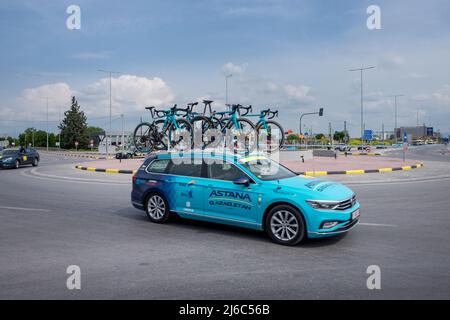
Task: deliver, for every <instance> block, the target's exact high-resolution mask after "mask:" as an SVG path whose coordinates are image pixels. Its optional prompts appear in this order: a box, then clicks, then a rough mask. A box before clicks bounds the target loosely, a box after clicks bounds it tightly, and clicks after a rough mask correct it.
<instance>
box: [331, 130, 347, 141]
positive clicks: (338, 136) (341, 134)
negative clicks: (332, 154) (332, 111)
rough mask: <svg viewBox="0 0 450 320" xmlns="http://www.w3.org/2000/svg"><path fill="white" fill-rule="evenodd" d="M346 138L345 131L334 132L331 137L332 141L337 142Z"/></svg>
mask: <svg viewBox="0 0 450 320" xmlns="http://www.w3.org/2000/svg"><path fill="white" fill-rule="evenodd" d="M346 136H347V134H346V132H345V131H336V132H335V133H334V135H333V139H334V140H337V141H343V140H344V138H345V137H346Z"/></svg>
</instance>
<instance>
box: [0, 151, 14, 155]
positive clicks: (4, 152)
mask: <svg viewBox="0 0 450 320" xmlns="http://www.w3.org/2000/svg"><path fill="white" fill-rule="evenodd" d="M0 154H1V155H2V156H12V155H15V154H17V150H3V151H1V152H0Z"/></svg>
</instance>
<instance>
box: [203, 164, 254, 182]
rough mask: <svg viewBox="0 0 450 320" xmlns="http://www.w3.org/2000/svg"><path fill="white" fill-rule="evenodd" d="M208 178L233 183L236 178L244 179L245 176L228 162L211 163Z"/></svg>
mask: <svg viewBox="0 0 450 320" xmlns="http://www.w3.org/2000/svg"><path fill="white" fill-rule="evenodd" d="M208 176H209V178H211V179H217V180H225V181H234V180H236V179H238V178H243V177H244V178H245V177H246V175H245V173H243V172H242V171H241V170H240V169H238V168H237V167H236V166H234V165H232V164H231V163H228V162H223V163H213V164H211V165H209V166H208Z"/></svg>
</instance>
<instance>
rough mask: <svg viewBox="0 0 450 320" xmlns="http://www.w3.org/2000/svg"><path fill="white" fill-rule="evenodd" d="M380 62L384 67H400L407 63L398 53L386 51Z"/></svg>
mask: <svg viewBox="0 0 450 320" xmlns="http://www.w3.org/2000/svg"><path fill="white" fill-rule="evenodd" d="M378 63H379V66H380V67H381V68H382V69H398V68H400V67H401V66H403V65H404V64H405V59H404V58H403V57H402V56H400V55H398V54H394V53H385V54H383V55H382V56H381V57H380V59H379V62H378Z"/></svg>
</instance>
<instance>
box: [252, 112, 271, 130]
mask: <svg viewBox="0 0 450 320" xmlns="http://www.w3.org/2000/svg"><path fill="white" fill-rule="evenodd" d="M266 116H267V114H266V113H265V112H260V114H248V115H247V117H249V118H251V117H259V120H258V122H257V123H256V126H258V125H259V124H262V125H263V127H264V129H266V130H268V129H269V127H268V126H267V120H266Z"/></svg>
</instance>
